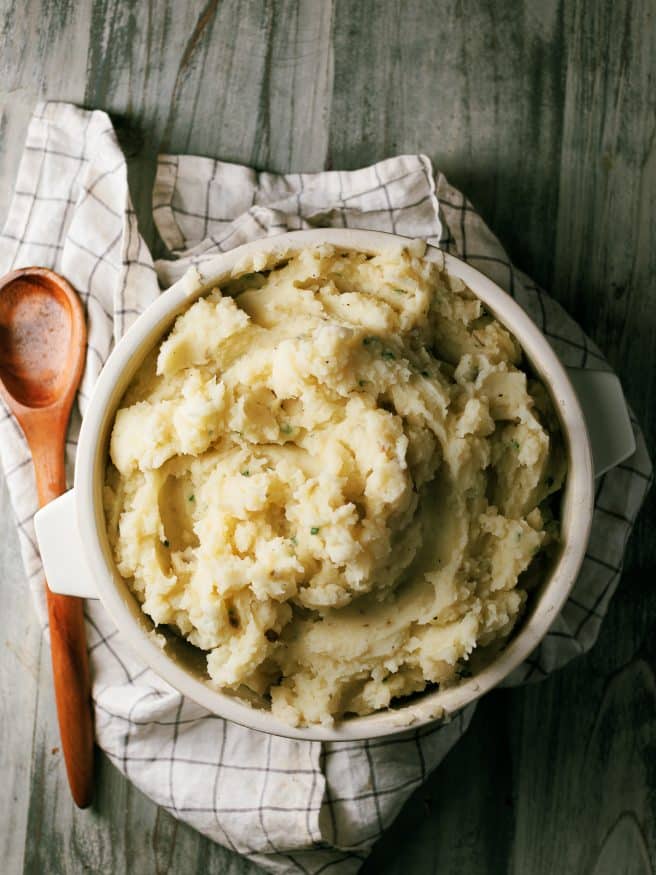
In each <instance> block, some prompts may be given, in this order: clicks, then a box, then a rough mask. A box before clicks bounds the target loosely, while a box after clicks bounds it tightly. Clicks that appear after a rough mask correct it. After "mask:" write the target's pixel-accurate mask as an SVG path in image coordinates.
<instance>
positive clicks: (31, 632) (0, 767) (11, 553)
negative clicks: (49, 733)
mask: <svg viewBox="0 0 656 875" xmlns="http://www.w3.org/2000/svg"><path fill="white" fill-rule="evenodd" d="M10 520H11V511H10V508H9V496H8V495H7V488H6V485H5V482H4V479H2V482H1V483H0V521H2V525H3V529H2V533H3V536H2V537H1V538H0V574H1V575H2V581H1V583H0V616H1V617H2V621H3V631H2V636H1V637H0V642H1V643H0V774H1V775H2V785H3V799H4V800H5V802H4V804H3V806H2V811H1V812H0V860H2V861H4V864H3V865H4V866H5V867H6V871H7V872H20V871H22V865H23V851H24V843H25V829H26V825H27V816H28V804H27V800H28V797H29V792H30V784H31V780H32V778H31V771H30V748H31V742H32V731H33V727H34V725H35V717H36V699H37V692H38V683H39V644H40V635H39V631H38V629H37V624H36V621H35V617H34V612H33V611H32V610H31V606H30V605H28V604H26V600H25V584H24V578H23V573H22V566H21V561H20V556H19V554H18V540H17V537H16V535H15V534H14V533H13V532H8V533H7V534H6V535H5V527H7V526H8V524H9V522H10ZM12 536H13V537H12Z"/></svg>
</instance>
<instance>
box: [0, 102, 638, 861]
mask: <svg viewBox="0 0 656 875" xmlns="http://www.w3.org/2000/svg"><path fill="white" fill-rule="evenodd" d="M153 211H154V217H155V221H156V224H157V227H158V229H159V232H160V234H161V236H162V238H163V240H164V242H165V243H166V244H167V246H168V247H169V249H170V250H171V252H172V254H173V258H172V259H170V260H166V261H164V260H162V261H158V262H157V263H155V264H154V263H153V261H152V258H151V255H150V253H149V251H148V248H147V247H146V245H145V244H144V242H143V240H142V239H141V237H140V235H139V230H138V227H137V221H136V217H135V214H134V211H133V209H132V206H131V202H130V195H129V191H128V184H127V171H126V164H125V159H124V157H123V154H122V153H121V150H120V148H119V145H118V142H117V139H116V135H115V133H114V130H113V127H112V124H111V121H110V119H109V118H108V116H107V115H106V114H105V113H103V112H86V111H83V110H80V109H78V108H76V107H74V106H71V105H69V104H63V103H46V104H40V105H39V106H38V107H37V109H36V111H35V113H34V116H33V118H32V121H31V123H30V126H29V130H28V135H27V142H26V146H25V152H24V155H23V158H22V161H21V164H20V168H19V171H18V177H17V181H16V189H15V192H14V197H13V200H12V203H11V206H10V209H9V214H8V218H7V222H6V225H5V229H4V231H3V233H2V235H1V236H0V273H2V274H4V273H5V272H7V271H9V270H12V269H14V268H18V267H22V266H27V265H42V266H47V267H52V268H54V269H55V270H57V271H59V272H60V273H62V274H63V275H64V276H66V277H67V278H68V280H69V281H70V282H71V283H72V285H73V286H74V287H75V288H76V290H77V291H78V293H79V294H80V296H81V298H82V300H83V301H84V304H85V308H86V315H87V321H88V329H89V349H88V355H87V362H86V368H85V372H84V377H83V380H82V384H81V388H80V393H79V398H78V401H79V409H78V408H77V407H76V409H75V411H74V414H73V417H72V421H71V426H70V431H69V440H68V446H67V450H68V463H69V471H70V470H72V465H73V461H74V455H75V447H76V439H77V435H78V430H79V423H80V414H82V415H83V414H84V411H85V407H86V404H87V402H88V398H89V395H90V393H91V390H92V388H93V384H94V382H95V380H96V378H97V376H98V374H99V372H100V369H101V367H102V365H103V363H104V361H105V360H106V358H107V356H108V355H109V353H110V350H111V348H112V346H113V344H114V342H115V341H116V340H117V339H118V338H119V337H120V336H121V335H122V334H123V333H124V331H125V330H126V328H127V327H128V326H129V325H130V324H131V323H132V321H134V319H135V318H136V317H137V315H138V314H139V313H141V312H142V311H143V310H144V309H145V308H146V307H147V306H148V304H149V303H151V301H153V300H154V299H155V298H156V297H157V296H158V294H159V292H160V286H161V287H167V286H168V285H170V284H171V282H173V281H174V280H175V279H177V278H178V277H179V276H180V275H181V274H182V273H183V272H184V271H185V270H186V269H187V268H188V267H189V265H190V264H192V263H197V262H199V261H201V260H203V259H204V258H209V257H211V256H212V255H215V254H216V253H217V252H219V251H225V250H227V249H231V248H233V247H235V246H237V245H239V244H240V243H243V242H245V241H247V240H252V239H255V238H257V237H262V236H266V235H275V234H278V233H281V232H283V231H286V230H293V229H297V228H307V227H315V226H337V227H349V228H366V229H380V230H384V231H394V232H397V233H399V234H404V235H407V236H411V237H424V238H426V239H428V240H429V241H430V242H433V243H439V245H440V246H442V247H443V248H445V249H446V250H448V251H450V252H452V253H454V254H456V255H459V256H460V257H462V258H464V259H466V260H467V261H469V262H471V263H472V264H473V265H474V266H475V267H477V268H478V269H479V270H481V271H482V272H483V273H485V274H487V275H488V276H490V277H491V278H492V279H494V280H495V281H496V282H497V283H499V284H500V285H501V286H502V287H503V288H505V289H507V290H508V291H509V292H510V293H511V294H512V295H513V296H514V297H515V298H516V300H517V301H518V302H519V303H520V304H521V305H522V306H523V307H524V308H525V309H526V310H527V311H528V312H529V314H530V315H531V316H532V318H533V319H534V320H535V321H536V322H537V324H538V325H539V326H540V327H541V328H542V330H543V331H544V332H545V333H546V334H547V336H548V337H549V339H550V341H551V343H552V345H553V346H554V348H555V349H556V352H557V353H558V354H559V356H560V357H561V359H562V361H563V362H564V363H565V364H567V365H575V366H579V367H595V368H603V369H607V368H608V365H607V363H606V362H605V360H604V358H603V357H602V355H601V353H600V352H599V350H598V349H597V348H596V347H595V345H594V344H593V343H592V341H590V340H589V339H588V338H587V337H586V336H585V334H584V333H583V331H582V330H581V328H580V327H579V326H578V325H577V324H576V323H575V322H574V321H573V320H572V319H570V318H569V317H568V316H567V315H566V314H565V313H564V311H563V310H562V309H561V307H560V306H559V305H558V304H557V303H556V302H555V301H553V300H551V299H550V298H549V297H548V296H547V295H546V294H544V293H543V292H542V291H541V290H540V289H538V288H537V287H536V286H535V284H533V283H532V282H531V281H530V280H529V279H528V278H527V277H526V276H525V275H524V274H522V273H520V272H519V271H517V270H515V269H514V268H513V266H512V265H511V264H510V262H509V261H508V258H507V257H506V255H505V253H504V251H503V249H502V248H501V246H500V244H499V242H498V241H497V240H496V238H495V237H494V236H493V235H492V234H491V232H490V231H489V229H488V228H487V227H486V225H485V224H484V223H483V221H482V220H481V218H480V216H479V215H478V214H477V213H476V211H475V210H474V208H473V207H472V205H471V204H470V203H469V202H468V201H467V200H466V198H465V197H464V196H463V195H462V194H461V193H460V192H458V191H457V190H456V189H454V188H452V187H451V186H449V185H448V183H447V181H446V179H445V178H444V176H443V175H442V174H437V175H436V176H435V175H434V174H433V170H432V167H431V163H430V161H429V160H428V159H427V158H426V157H425V156H422V155H403V156H398V157H395V158H390V159H388V160H386V161H381V162H379V163H378V164H375V165H373V166H371V167H367V168H363V169H361V170H356V171H352V172H351V171H349V172H340V171H326V172H323V173H314V174H300V173H296V174H289V175H277V174H269V173H259V172H257V171H255V170H252V169H250V168H247V167H242V166H238V165H235V164H227V163H225V162H221V161H214V160H212V159H208V158H198V157H191V156H170V155H163V156H160V158H159V163H158V171H157V178H156V183H155V187H154V192H153ZM633 426H634V430H635V436H636V442H637V451H636V453H635V455H634V457H633V458H632V459H630V460H629V461H628V462H626V463H623V464H622V465H619V466H618V467H617V468H615V469H613V470H612V471H610V472H608V473H607V474H606V475H604V476H603V477H602V478H600V480H599V482H598V487H597V496H596V507H595V516H594V523H593V529H592V537H591V540H590V544H589V548H588V553H587V555H586V559H585V562H584V565H583V568H582V570H581V573H580V575H579V578H578V580H577V582H576V585H575V587H574V589H573V592H572V595H571V596H570V598H569V599H568V601H567V604H566V605H565V607H564V609H563V611H562V613H561V615H560V616H559V617H558V618H557V619H556V621H555V622H554V625H553V627H552V629H551V630H550V632H549V634H548V635H547V637H546V638H545V640H544V642H543V643H542V644H541V646H540V647H539V648H538V649H537V650H536V651H535V652H534V653H533V654H532V656H531V658H530V659H528V660H527V661H526V663H524V664H523V665H522V666H520V668H519V669H517V671H515V672H514V674H513V675H512V677H511V678H510V680H509V683H511V684H512V683H520V682H524V681H528V680H533V679H538V678H540V677H542V676H544V675H545V674H547V673H549V672H551V671H553V670H554V669H555V668H558V667H559V666H562V665H564V664H565V663H566V662H568V661H569V660H570V659H571V658H572V657H574V656H576V655H577V654H580V653H583V652H584V651H586V650H588V649H589V648H590V647H591V646H592V644H593V643H594V641H595V640H596V638H597V634H598V632H599V626H600V624H601V622H602V620H603V617H604V615H605V612H606V609H607V606H608V602H609V600H610V598H611V596H612V594H613V592H614V590H615V587H616V585H617V582H618V580H619V576H620V572H621V567H622V558H623V553H624V548H625V545H626V542H627V539H628V537H629V535H630V533H631V529H632V527H633V523H634V521H635V517H636V515H637V513H638V510H639V508H640V505H641V503H642V500H643V498H644V496H645V493H646V491H647V489H648V486H649V484H650V482H651V465H650V462H649V458H648V455H647V451H646V448H645V443H644V440H643V437H642V434H641V432H640V429H639V427H638V425H637V423H635V421H634V422H633ZM0 459H1V462H2V466H3V469H4V473H5V476H6V478H7V483H8V487H9V492H10V496H11V501H12V504H13V507H14V510H15V514H16V524H17V526H18V530H19V535H20V544H21V549H22V555H23V559H24V563H25V569H26V575H27V579H28V581H29V585H30V588H31V590H32V593H33V596H34V599H35V603H36V607H37V610H38V612H39V617H40V619H41V622H42V624H43V625H44V627H45V625H46V612H45V601H44V593H43V571H42V567H41V562H40V559H39V554H38V550H37V546H36V541H35V538H34V528H33V517H34V513H35V511H36V508H37V498H36V490H35V486H34V478H33V473H32V466H31V464H30V457H29V453H28V450H27V446H26V444H25V441H24V438H23V436H22V434H21V432H20V429H19V428H18V426H17V425H16V424H15V422H14V420H13V419H12V418H11V416H10V415H9V413H8V411H7V410H4V409H3V410H0ZM0 585H1V583H0ZM86 617H87V631H88V639H89V651H90V660H91V671H92V678H93V701H94V706H95V722H96V738H97V742H98V744H99V745H100V747H101V748H102V749H103V750H104V751H105V752H106V754H107V755H108V756H109V757H110V758H111V759H112V761H113V762H114V763H115V764H116V765H117V767H118V768H119V769H121V771H122V772H124V773H125V774H126V775H127V776H128V777H129V778H130V780H132V781H133V782H134V783H135V784H136V785H137V786H138V787H139V788H140V789H141V790H143V792H145V793H147V794H148V795H149V796H150V797H151V798H152V799H153V800H154V801H155V802H156V803H157V804H159V805H162V806H164V807H165V808H166V809H167V810H168V811H170V812H171V813H172V814H173V815H175V816H176V817H179V818H181V819H182V820H185V821H187V822H188V823H190V824H192V825H193V826H194V827H195V828H196V829H198V830H200V831H201V832H203V833H205V834H206V835H208V836H210V837H211V838H212V839H214V840H215V841H218V842H221V843H222V844H224V845H226V846H227V847H229V848H231V849H233V850H235V851H238V852H239V853H242V854H245V855H247V856H248V857H249V858H250V859H252V860H254V861H256V862H257V863H259V864H260V865H261V866H263V867H264V868H265V869H267V870H268V871H270V872H275V873H291V872H294V873H297V872H301V873H314V875H318V873H319V872H327V871H334V872H337V871H339V872H340V873H349V872H355V871H356V870H357V869H358V868H359V867H360V865H361V863H362V861H363V860H364V859H365V857H366V855H367V853H368V851H369V849H370V848H371V846H372V844H373V843H374V842H375V841H376V839H377V838H378V837H379V836H380V834H381V832H382V831H383V830H384V829H385V827H387V826H388V825H389V824H390V823H391V822H392V820H394V818H395V817H396V815H397V813H398V812H399V810H400V808H401V806H402V805H403V803H404V801H405V800H406V799H407V798H408V796H409V795H410V794H411V793H412V792H413V790H415V789H416V788H417V787H418V786H420V785H421V783H422V782H423V781H424V779H425V778H426V776H427V775H428V773H429V772H430V771H431V770H433V769H434V768H435V767H436V766H437V764H438V763H439V762H440V761H441V759H442V758H443V757H444V756H445V755H446V753H447V751H448V750H449V749H450V748H451V747H452V745H453V744H454V743H455V742H456V741H457V740H458V738H459V737H460V736H461V734H462V733H463V732H464V731H465V729H466V727H467V725H468V723H469V720H470V719H471V716H472V713H473V709H474V706H470V707H468V708H467V709H465V710H464V711H463V712H461V713H460V714H458V715H457V717H455V718H454V719H453V720H452V721H451V722H450V723H447V724H445V725H443V726H433V727H427V728H423V729H419V730H409V731H405V732H403V733H401V734H399V735H398V736H396V737H394V738H393V739H390V738H387V739H379V740H374V741H371V742H348V743H340V744H320V743H318V742H302V741H292V740H287V739H283V738H277V737H273V736H267V735H265V734H261V733H258V732H254V731H251V730H248V729H245V728H243V727H241V726H237V725H236V724H234V723H230V722H227V721H225V720H223V719H222V718H220V717H217V716H216V715H213V714H210V713H208V712H207V711H205V710H204V709H203V708H201V707H200V706H198V705H196V704H195V703H194V702H192V701H189V700H188V699H185V698H183V697H182V696H181V695H180V694H178V693H177V692H176V691H175V690H174V689H173V688H171V687H170V686H169V685H168V684H167V683H165V682H164V681H162V680H161V679H160V678H159V677H158V676H157V675H155V674H154V673H153V672H152V671H150V670H149V669H147V668H144V667H143V666H142V665H140V664H139V663H138V662H137V661H135V659H134V658H133V657H132V656H131V654H130V652H129V651H128V650H127V648H126V647H125V645H124V644H123V642H122V641H121V638H120V636H119V635H118V633H117V631H116V630H115V628H114V627H113V626H112V623H111V622H110V620H109V619H108V618H107V616H106V615H105V613H104V612H103V609H102V607H101V606H100V605H99V604H98V603H97V602H93V601H89V602H87V608H86Z"/></svg>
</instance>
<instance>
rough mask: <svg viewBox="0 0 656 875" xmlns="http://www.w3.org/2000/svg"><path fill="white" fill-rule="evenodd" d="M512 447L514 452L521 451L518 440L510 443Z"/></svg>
mask: <svg viewBox="0 0 656 875" xmlns="http://www.w3.org/2000/svg"><path fill="white" fill-rule="evenodd" d="M510 446H511V447H512V448H513V449H514V450H518V449H519V443H518V442H517V441H516V440H512V441H510Z"/></svg>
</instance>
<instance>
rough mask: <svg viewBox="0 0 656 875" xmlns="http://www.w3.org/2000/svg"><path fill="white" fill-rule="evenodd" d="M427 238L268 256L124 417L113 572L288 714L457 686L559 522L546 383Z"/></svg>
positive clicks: (154, 359)
mask: <svg viewBox="0 0 656 875" xmlns="http://www.w3.org/2000/svg"><path fill="white" fill-rule="evenodd" d="M422 254H423V247H422V245H421V244H420V243H416V244H412V245H410V246H409V247H407V248H405V249H399V248H393V249H390V250H389V251H386V252H382V253H380V254H377V255H374V256H371V255H366V254H364V253H358V252H343V251H340V250H337V249H335V248H333V247H331V246H317V247H312V248H308V249H304V250H301V251H298V252H295V253H290V254H289V255H288V256H287V257H286V258H285V259H284V260H283V261H282V263H276V258H278V259H279V258H280V256H271V257H269V260H268V261H267V257H261V258H260V261H259V262H255V263H253V264H251V265H249V268H250V270H249V272H247V273H242V275H240V276H237V277H234V278H232V279H231V280H229V281H228V282H227V283H225V284H224V285H223V287H222V288H216V289H214V290H213V291H212V292H211V293H209V294H208V295H206V296H205V297H202V298H200V299H199V300H198V301H196V303H194V304H193V305H192V306H190V307H189V309H188V310H187V311H186V312H184V313H183V314H182V315H180V316H179V317H178V318H177V320H176V321H175V324H174V326H173V328H172V330H171V331H170V332H169V334H168V335H167V336H166V337H165V338H164V340H163V341H162V342H161V344H160V345H159V347H158V348H156V349H155V350H153V351H152V353H151V354H150V355H149V356H148V358H147V359H146V361H145V363H144V364H143V366H142V367H141V369H140V370H139V372H138V373H137V375H136V376H135V378H134V380H133V381H132V384H131V385H130V387H129V389H128V391H127V393H126V395H125V397H124V398H123V400H122V402H121V405H120V408H119V410H118V412H117V414H116V419H115V423H114V427H113V430H112V435H111V443H110V456H111V463H110V464H109V465H108V469H107V478H106V487H105V511H106V518H107V526H108V532H109V537H110V542H111V545H112V549H113V551H114V555H115V558H116V562H117V565H118V569H119V571H120V573H121V575H123V577H125V578H126V579H127V580H128V581H129V585H130V587H131V589H132V591H133V593H134V594H135V596H136V597H137V598H138V599H139V601H140V603H141V607H142V609H143V611H144V612H145V613H146V614H148V615H149V616H150V617H151V618H152V620H153V621H154V623H155V624H156V625H162V624H165V625H168V626H172V627H174V628H175V629H176V630H177V631H178V632H179V633H180V634H181V635H182V636H184V637H185V638H186V639H188V641H189V642H191V643H192V644H193V645H195V646H196V647H198V648H201V649H202V650H204V651H206V652H207V671H208V675H209V679H210V683H212V684H213V685H215V686H217V687H219V688H224V689H225V688H227V689H231V690H234V691H236V692H239V691H244V690H246V689H248V690H250V691H252V692H255V693H256V694H258V695H260V696H263V697H265V698H266V701H270V703H271V708H272V711H273V713H274V714H275V715H276V716H278V717H280V718H281V719H283V720H286V721H287V722H290V723H293V724H304V723H317V722H320V723H324V724H329V723H330V722H331V721H332V720H333V719H334V718H335V717H340V716H342V715H344V714H346V713H355V714H367V713H370V712H372V711H375V710H378V709H381V708H385V707H387V706H388V705H389V704H390V702H391V700H392V699H394V698H396V697H399V696H404V695H407V694H409V693H413V692H416V691H420V690H423V689H424V688H425V687H426V685H427V684H435V683H438V684H445V683H450V682H453V681H454V679H456V678H457V676H458V674H459V672H460V671H461V669H462V666H463V664H464V663H465V662H466V661H467V659H468V658H469V656H470V655H471V654H472V652H473V651H474V650H475V649H476V648H480V647H485V646H487V645H489V644H490V643H491V642H493V641H496V640H497V639H503V638H505V637H506V636H507V635H508V634H509V632H510V631H511V630H512V628H513V625H514V624H515V622H516V621H517V618H518V617H519V615H520V612H521V610H522V606H523V604H524V602H525V600H526V587H525V582H526V578H527V575H526V574H525V572H527V569H529V566H531V564H532V563H533V562H534V560H535V559H536V557H537V556H538V554H540V553H541V552H542V551H543V550H544V548H545V547H546V545H547V544H548V543H549V542H550V540H552V536H553V533H554V532H555V531H556V530H557V526H556V525H555V523H554V522H553V520H552V519H551V515H550V513H549V511H548V510H547V505H548V503H549V502H548V496H549V495H550V494H551V493H553V492H555V491H556V490H558V489H559V488H560V486H561V484H562V481H563V477H564V473H565V463H564V454H563V451H562V448H561V443H560V439H559V434H558V426H557V421H556V417H555V415H554V412H553V409H552V406H551V403H550V400H549V398H548V396H547V394H546V392H545V391H544V389H543V387H542V386H541V385H540V384H539V383H537V382H536V381H534V380H532V379H531V378H530V377H528V376H527V373H526V372H525V371H524V370H523V369H522V352H521V349H520V347H519V345H518V343H517V341H516V340H515V339H514V338H513V337H512V336H511V335H510V334H509V332H508V331H507V330H506V329H505V328H504V327H503V326H502V325H501V324H500V323H499V322H498V321H497V320H496V319H494V318H492V317H491V316H490V315H489V314H488V313H487V312H486V311H485V308H484V307H483V305H482V303H481V302H480V301H479V300H478V299H477V298H476V297H475V296H474V295H473V294H472V293H471V292H470V291H469V289H467V288H466V287H465V286H464V284H463V283H462V282H461V281H460V280H457V279H454V278H452V277H450V276H448V275H447V274H446V273H445V272H443V271H442V270H440V268H439V267H438V266H437V265H435V264H434V263H431V262H429V261H427V260H425V259H424V258H422Z"/></svg>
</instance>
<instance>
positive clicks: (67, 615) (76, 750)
mask: <svg viewBox="0 0 656 875" xmlns="http://www.w3.org/2000/svg"><path fill="white" fill-rule="evenodd" d="M31 443H32V442H31ZM32 457H33V460H34V470H35V473H36V482H37V491H38V494H39V505H40V506H41V507H43V505H44V504H48V502H50V501H52V500H53V499H54V498H57V497H58V496H59V495H61V494H62V492H64V491H65V489H66V473H65V468H64V450H63V446H62V445H61V443H60V442H59V441H52V442H50V443H43V444H42V445H41V446H40V447H39V446H34V445H33V446H32ZM46 597H47V601H48V620H49V624H50V653H51V659H52V674H53V680H54V685H55V700H56V702H57V718H58V720H59V734H60V737H61V744H62V751H63V753H64V761H65V763H66V772H67V774H68V783H69V785H70V788H71V794H72V796H73V799H74V800H75V804H76V805H78V806H79V807H80V808H86V807H87V806H88V805H89V804H90V803H91V797H92V795H93V758H94V749H93V719H92V712H91V687H90V682H89V663H88V659H87V646H86V632H85V628H84V602H83V600H82V599H80V598H75V597H74V596H67V595H58V594H57V593H53V592H50V589H49V588H48V586H47V585H46Z"/></svg>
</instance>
